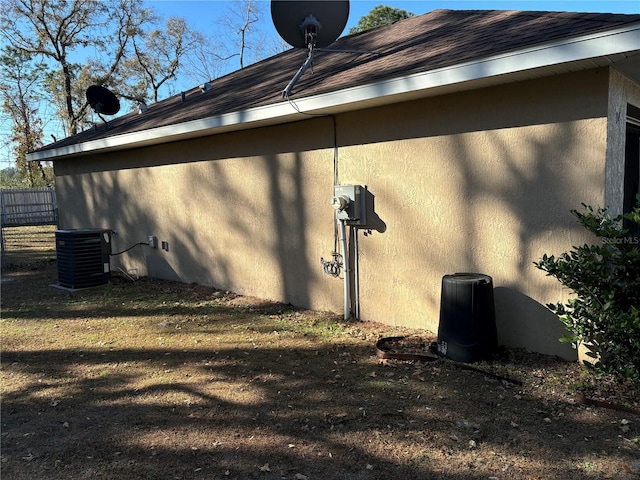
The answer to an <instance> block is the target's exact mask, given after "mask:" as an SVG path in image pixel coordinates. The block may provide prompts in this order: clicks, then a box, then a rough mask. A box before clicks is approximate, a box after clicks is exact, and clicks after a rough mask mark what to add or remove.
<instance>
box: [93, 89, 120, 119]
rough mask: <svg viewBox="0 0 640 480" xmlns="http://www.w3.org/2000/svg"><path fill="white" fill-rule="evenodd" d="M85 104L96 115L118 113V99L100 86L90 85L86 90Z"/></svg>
mask: <svg viewBox="0 0 640 480" xmlns="http://www.w3.org/2000/svg"><path fill="white" fill-rule="evenodd" d="M87 102H89V105H91V108H92V109H93V111H94V112H96V113H97V114H98V115H100V114H104V115H115V114H116V113H118V112H119V111H120V102H119V101H118V97H116V96H115V95H114V93H113V92H112V91H111V90H109V89H107V88H104V87H101V86H100V85H91V86H90V87H89V88H87ZM100 118H102V116H101V117H100ZM103 120H104V119H103Z"/></svg>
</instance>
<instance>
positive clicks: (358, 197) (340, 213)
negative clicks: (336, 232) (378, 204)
mask: <svg viewBox="0 0 640 480" xmlns="http://www.w3.org/2000/svg"><path fill="white" fill-rule="evenodd" d="M365 199H366V187H364V186H362V185H335V186H334V191H333V199H332V201H331V206H332V207H333V208H334V210H335V211H336V217H337V218H338V220H345V221H346V222H347V223H348V224H349V225H356V226H357V225H366V223H367V218H366V217H367V208H366V202H365Z"/></svg>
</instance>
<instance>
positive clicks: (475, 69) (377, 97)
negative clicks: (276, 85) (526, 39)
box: [27, 24, 640, 161]
mask: <svg viewBox="0 0 640 480" xmlns="http://www.w3.org/2000/svg"><path fill="white" fill-rule="evenodd" d="M639 51H640V24H633V25H628V26H625V27H622V28H617V29H613V30H606V31H601V32H598V33H593V34H588V35H583V36H580V37H574V38H565V39H561V40H556V41H552V42H548V43H543V44H539V45H535V46H532V47H528V48H524V49H520V50H515V51H511V52H507V53H502V54H499V55H494V56H490V57H484V58H479V59H476V60H472V61H468V62H463V63H460V64H456V65H451V66H448V67H443V68H438V69H435V70H430V71H427V72H421V73H415V74H411V75H406V76H402V77H396V78H392V79H388V80H382V81H379V82H374V83H370V84H365V85H361V86H358V87H351V88H346V89H343V90H338V91H335V92H329V93H323V94H320V95H315V96H311V97H302V98H299V99H295V101H294V102H295V108H294V105H290V104H289V103H288V102H281V103H277V104H272V105H266V106H263V107H256V108H250V109H247V110H242V111H239V112H231V113H226V114H223V115H216V116H213V117H207V118H203V119H200V120H193V121H190V122H184V123H179V124H174V125H167V126H164V127H157V128H153V129H149V130H144V131H139V132H132V133H126V134H122V135H116V136H113V137H105V138H101V139H97V140H91V141H88V142H84V143H79V144H75V145H68V146H65V147H60V148H52V149H49V150H43V151H39V152H33V153H29V154H28V155H27V160H29V161H39V160H51V159H55V158H57V157H63V156H76V155H81V154H85V153H89V152H104V151H109V150H121V149H125V148H129V147H141V146H145V145H152V144H160V143H167V142H172V141H176V140H183V139H189V138H195V137H201V136H206V135H212V134H216V133H223V132H227V131H234V130H244V129H248V128H253V127H259V126H264V125H275V124H279V123H285V122H287V121H291V120H295V119H300V118H301V117H303V116H304V114H314V113H321V112H324V113H327V114H328V113H331V112H334V111H338V110H341V111H344V110H350V109H354V108H357V106H358V104H370V105H372V104H379V105H380V104H385V103H391V102H392V101H400V100H401V97H402V96H405V95H416V94H420V92H423V93H424V92H426V91H429V90H432V89H435V88H439V87H446V86H451V85H455V84H460V83H466V82H473V81H477V80H482V79H487V78H491V77H497V76H501V75H508V74H514V73H519V72H523V71H527V70H534V69H540V68H545V67H551V66H553V65H559V64H568V63H571V62H578V61H580V60H586V59H590V58H598V57H600V58H602V57H607V56H611V55H617V54H623V53H627V52H630V53H635V54H637V53H638V52H639ZM301 112H303V113H301Z"/></svg>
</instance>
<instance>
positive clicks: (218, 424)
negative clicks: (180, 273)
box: [1, 263, 640, 480]
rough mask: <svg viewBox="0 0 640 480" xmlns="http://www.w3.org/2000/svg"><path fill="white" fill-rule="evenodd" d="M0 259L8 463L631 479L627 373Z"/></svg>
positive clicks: (635, 436) (150, 475) (289, 475)
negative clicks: (437, 344) (459, 355)
mask: <svg viewBox="0 0 640 480" xmlns="http://www.w3.org/2000/svg"><path fill="white" fill-rule="evenodd" d="M55 281H56V272H55V263H45V264H41V265H36V266H32V267H31V268H25V269H22V270H10V271H6V272H3V283H2V372H1V373H2V420H1V421H2V436H1V439H2V457H1V460H2V463H1V468H2V478H3V479H5V478H6V479H8V480H9V479H11V480H21V479H25V480H26V479H29V480H34V479H84V478H86V479H251V478H256V479H265V480H266V479H295V480H305V479H309V480H312V479H323V480H324V479H336V480H337V479H340V480H347V479H354V480H355V479H359V480H360V479H361V480H365V479H393V478H398V479H432V478H433V479H443V480H452V479H485V480H488V479H494V480H495V479H500V480H506V479H513V480H534V479H538V480H543V479H544V480H551V479H557V480H571V479H594V480H595V479H607V478H608V479H636V480H637V479H638V478H640V474H639V472H640V418H639V417H636V416H634V415H632V414H630V413H624V412H620V411H615V410H610V409H600V408H589V407H586V406H584V405H580V404H576V403H575V401H574V395H575V393H576V392H577V391H578V390H579V389H583V390H586V391H588V392H589V394H590V395H600V396H603V397H605V399H609V400H612V399H613V400H616V401H618V402H622V403H625V404H627V405H628V406H636V407H637V406H638V397H637V396H636V395H637V394H638V388H639V387H638V386H637V385H623V386H615V385H611V384H609V383H605V382H602V383H600V384H599V383H598V382H594V381H593V380H590V379H589V378H588V377H585V376H584V372H583V371H582V369H581V367H579V366H578V365H577V364H572V363H566V362H561V361H559V360H557V359H554V358H550V357H544V356H540V355H535V354H531V353H527V352H523V351H517V350H513V351H512V350H509V351H507V352H505V355H504V358H503V359H502V360H500V361H498V362H495V363H493V364H491V365H480V367H481V368H485V369H487V371H492V372H495V373H499V374H501V375H507V376H509V377H513V378H518V379H520V380H522V381H523V383H524V386H515V385H513V384H511V383H508V382H501V381H499V380H496V379H495V378H492V377H490V376H487V375H483V374H482V373H478V372H473V371H466V370H462V369H459V368H457V367H456V366H455V365H453V364H451V363H450V362H447V361H438V362H433V363H427V364H424V363H417V364H414V363H411V362H400V361H393V360H388V361H385V362H382V363H381V362H380V361H379V360H378V359H377V358H376V357H375V353H374V345H375V342H376V340H377V339H378V338H380V337H381V336H389V335H402V334H410V333H413V334H416V335H419V336H421V337H425V338H428V335H427V334H426V333H425V332H415V331H413V332H409V331H407V330H402V329H395V328H392V327H386V326H381V325H372V324H363V323H345V322H343V321H342V320H340V318H339V317H338V316H334V315H331V314H324V313H319V312H311V311H302V310H296V309H294V308H292V307H290V306H287V305H280V304H274V303H271V302H265V301H260V300H257V299H252V298H246V297H240V296H235V295H233V294H230V293H227V292H220V291H216V290H215V289H213V288H209V287H200V286H195V285H183V284H177V283H172V282H165V281H158V280H150V279H141V280H140V281H138V282H135V283H129V282H125V281H124V280H120V281H116V280H115V279H114V282H113V283H112V284H110V285H105V286H102V287H97V288H93V289H87V290H82V291H77V292H73V293H71V292H66V291H62V290H58V289H54V288H51V287H50V286H49V285H50V284H52V283H55Z"/></svg>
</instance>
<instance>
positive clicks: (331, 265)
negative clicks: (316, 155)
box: [283, 91, 344, 277]
mask: <svg viewBox="0 0 640 480" xmlns="http://www.w3.org/2000/svg"><path fill="white" fill-rule="evenodd" d="M283 96H284V98H285V99H286V100H287V102H289V105H291V107H292V108H293V109H294V110H295V111H296V112H298V113H299V114H301V115H306V116H308V117H330V118H331V121H332V127H333V187H334V188H335V186H336V185H339V183H340V178H339V149H338V126H337V122H336V116H335V115H333V114H331V115H329V114H324V113H308V112H303V111H302V110H301V109H300V107H298V105H297V104H296V102H294V101H293V100H292V99H291V97H289V95H288V94H287V92H286V91H285V92H283ZM331 196H333V192H331ZM339 243H340V225H339V223H338V219H337V217H336V216H335V215H334V216H333V252H332V253H331V255H332V257H333V259H332V260H325V259H324V258H321V259H320V262H321V263H322V267H323V269H324V272H325V273H326V274H327V275H331V276H332V277H339V276H340V269H341V268H342V266H343V265H344V263H343V261H342V260H343V257H342V255H340V253H339Z"/></svg>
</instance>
